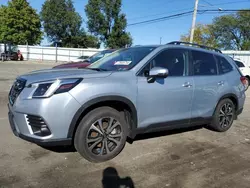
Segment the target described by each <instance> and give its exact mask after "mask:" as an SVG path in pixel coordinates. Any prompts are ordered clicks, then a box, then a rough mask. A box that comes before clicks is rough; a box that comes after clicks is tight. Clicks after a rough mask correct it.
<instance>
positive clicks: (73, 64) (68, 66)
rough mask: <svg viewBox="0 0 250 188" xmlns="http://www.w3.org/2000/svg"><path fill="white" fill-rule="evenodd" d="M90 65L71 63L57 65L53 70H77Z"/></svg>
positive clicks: (86, 63)
mask: <svg viewBox="0 0 250 188" xmlns="http://www.w3.org/2000/svg"><path fill="white" fill-rule="evenodd" d="M88 65H90V63H88V62H87V61H86V62H73V63H64V64H61V65H57V66H55V67H53V68H78V67H87V66H88Z"/></svg>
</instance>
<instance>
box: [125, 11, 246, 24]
mask: <svg viewBox="0 0 250 188" xmlns="http://www.w3.org/2000/svg"><path fill="white" fill-rule="evenodd" d="M239 11H240V12H249V11H250V9H246V10H237V9H226V10H223V9H222V10H218V9H207V10H198V11H197V13H199V14H207V13H235V12H239ZM192 13H193V11H187V12H182V13H178V14H173V15H169V16H164V17H160V18H155V19H150V20H145V21H141V22H136V23H132V24H128V26H134V25H141V24H152V23H155V22H161V21H165V20H170V19H176V18H180V17H183V16H188V15H190V14H192Z"/></svg>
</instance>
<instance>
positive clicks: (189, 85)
mask: <svg viewBox="0 0 250 188" xmlns="http://www.w3.org/2000/svg"><path fill="white" fill-rule="evenodd" d="M182 86H183V87H191V86H192V84H190V83H189V82H185V83H184V84H183V85H182Z"/></svg>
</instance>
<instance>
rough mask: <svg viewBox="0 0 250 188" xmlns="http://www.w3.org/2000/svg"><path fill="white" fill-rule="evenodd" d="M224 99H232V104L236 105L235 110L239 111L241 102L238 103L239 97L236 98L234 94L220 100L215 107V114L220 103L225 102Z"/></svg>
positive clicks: (224, 96)
mask: <svg viewBox="0 0 250 188" xmlns="http://www.w3.org/2000/svg"><path fill="white" fill-rule="evenodd" d="M223 99H230V100H232V102H233V103H234V105H235V110H238V104H239V101H238V98H237V96H236V95H235V94H233V93H229V94H226V95H223V96H222V97H221V98H220V99H219V100H218V102H217V104H216V106H215V109H214V112H215V110H216V108H217V106H218V104H219V103H220V101H221V100H223Z"/></svg>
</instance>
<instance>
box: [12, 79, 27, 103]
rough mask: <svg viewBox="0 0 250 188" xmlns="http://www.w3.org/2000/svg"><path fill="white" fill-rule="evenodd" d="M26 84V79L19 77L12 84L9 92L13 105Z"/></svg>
mask: <svg viewBox="0 0 250 188" xmlns="http://www.w3.org/2000/svg"><path fill="white" fill-rule="evenodd" d="M25 84H26V80H24V79H17V80H16V81H15V82H14V84H13V85H12V87H11V89H10V93H9V102H10V104H11V105H13V104H14V103H15V101H16V99H17V97H18V96H19V94H20V93H21V92H22V90H23V89H24V87H25Z"/></svg>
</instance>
